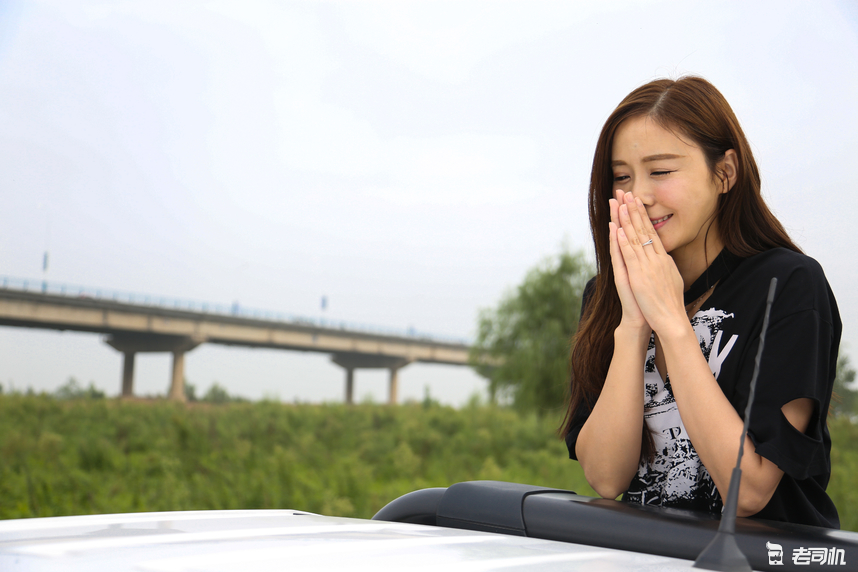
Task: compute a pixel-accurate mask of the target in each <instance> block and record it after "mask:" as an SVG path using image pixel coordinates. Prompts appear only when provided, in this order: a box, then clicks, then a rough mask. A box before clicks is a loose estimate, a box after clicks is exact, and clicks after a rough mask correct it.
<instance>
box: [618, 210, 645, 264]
mask: <svg viewBox="0 0 858 572" xmlns="http://www.w3.org/2000/svg"><path fill="white" fill-rule="evenodd" d="M620 228H622V229H623V231H624V233H625V236H626V240H627V241H628V243H629V245H630V246H631V247H633V248H640V246H641V243H642V242H644V241H642V240H641V239H640V236H638V232H637V230H636V229H635V226H634V224H632V219H631V213H630V212H629V205H627V204H622V205H620ZM620 246H622V242H620ZM643 255H644V254H643V253H641V256H643Z"/></svg>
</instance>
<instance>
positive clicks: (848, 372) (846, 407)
mask: <svg viewBox="0 0 858 572" xmlns="http://www.w3.org/2000/svg"><path fill="white" fill-rule="evenodd" d="M854 381H855V370H854V369H852V367H851V365H850V363H849V356H848V355H846V354H845V353H843V350H842V349H841V351H840V354H839V356H838V357H837V374H836V375H835V377H834V393H835V394H836V395H835V396H834V398H833V400H832V401H833V402H834V413H835V415H858V388H855V384H854Z"/></svg>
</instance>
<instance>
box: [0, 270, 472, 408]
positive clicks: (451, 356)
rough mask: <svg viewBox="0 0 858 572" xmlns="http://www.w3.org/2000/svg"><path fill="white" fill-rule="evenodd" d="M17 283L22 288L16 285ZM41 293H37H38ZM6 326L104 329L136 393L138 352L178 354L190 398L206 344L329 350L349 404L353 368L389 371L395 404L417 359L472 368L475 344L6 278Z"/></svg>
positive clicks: (173, 387)
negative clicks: (192, 368) (198, 354)
mask: <svg viewBox="0 0 858 572" xmlns="http://www.w3.org/2000/svg"><path fill="white" fill-rule="evenodd" d="M15 286H17V287H15ZM34 290H35V291H34ZM0 326H17V327H26V328H43V329H54V330H75V331H81V332H96V333H102V334H106V337H105V340H104V341H105V342H106V343H107V344H108V345H110V346H111V347H113V348H115V349H116V350H117V351H120V352H122V353H123V355H124V363H123V368H122V396H123V397H130V396H132V395H133V393H134V357H135V355H136V354H137V353H139V352H170V353H172V354H173V368H172V378H171V380H170V388H169V391H168V397H169V398H170V399H174V400H180V401H181V400H184V399H185V390H184V380H185V376H184V359H185V353H187V352H189V351H191V350H193V349H194V348H196V347H197V346H198V345H200V344H204V343H213V344H225V345H232V346H246V347H265V348H278V349H283V350H297V351H311V352H322V353H328V354H331V361H333V362H334V363H335V364H337V365H339V366H341V367H342V368H344V369H345V378H346V379H345V382H346V383H345V401H346V402H347V403H352V402H353V399H354V370H355V369H358V368H384V369H388V370H389V371H390V389H389V402H390V403H396V400H397V389H398V372H399V370H400V369H401V368H402V367H404V366H406V365H408V364H409V363H412V362H425V363H443V364H453V365H467V364H468V352H469V349H470V348H469V346H468V345H467V344H466V343H465V342H462V341H441V340H438V339H435V338H434V337H427V336H420V335H417V334H416V333H402V334H395V333H384V332H372V331H364V330H363V329H360V328H355V327H353V326H352V327H349V325H348V324H344V323H332V322H328V321H323V320H308V319H302V318H295V317H292V316H288V317H287V316H282V315H278V314H274V313H270V312H258V311H252V310H247V309H243V308H240V307H239V306H238V305H237V304H234V305H233V306H230V307H224V306H216V305H208V304H199V303H182V302H178V301H171V300H165V299H161V298H152V297H148V296H136V298H135V296H134V295H128V294H122V295H120V294H115V293H111V292H109V293H106V294H104V293H102V292H101V291H97V290H92V289H82V288H68V287H66V286H56V285H53V284H50V285H49V284H48V283H46V282H42V281H29V282H27V281H22V280H17V282H16V283H13V284H12V287H10V279H9V278H3V279H0Z"/></svg>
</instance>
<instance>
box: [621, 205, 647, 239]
mask: <svg viewBox="0 0 858 572" xmlns="http://www.w3.org/2000/svg"><path fill="white" fill-rule="evenodd" d="M625 199H626V205H627V209H628V211H629V221H630V222H631V223H632V226H633V227H634V229H635V233H636V234H637V235H638V238H639V239H640V241H641V244H643V243H644V242H646V241H648V240H649V237H648V236H647V232H646V228H645V227H644V221H643V219H644V218H647V219H649V217H647V215H646V210H645V209H644V208H643V203H641V202H640V199H638V198H635V197H632V196H631V194H630V193H629V194H627V195H626V197H625ZM638 205H640V206H638Z"/></svg>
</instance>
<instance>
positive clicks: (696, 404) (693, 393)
mask: <svg viewBox="0 0 858 572" xmlns="http://www.w3.org/2000/svg"><path fill="white" fill-rule="evenodd" d="M660 339H661V342H662V348H663V350H664V353H665V361H666V362H667V364H668V370H669V371H670V379H671V384H672V386H673V393H674V397H675V398H676V403H677V406H678V407H679V411H680V414H681V415H682V420H683V422H684V423H685V428H686V429H687V430H688V436H689V437H690V438H691V441H692V442H693V443H694V448H695V449H696V450H697V454H698V455H700V459H701V461H703V464H704V465H705V466H706V469H707V470H708V471H709V474H710V475H711V476H712V480H713V481H714V482H715V486H716V487H718V491H719V492H721V493H722V500H724V501H726V499H725V498H723V495H724V494H725V493H726V492H727V490H729V487H730V477H731V475H732V471H733V467H734V466H735V465H736V457H737V456H738V453H739V441H740V439H741V435H742V425H743V423H742V419H741V418H740V417H739V414H738V413H737V412H736V410H735V409H734V408H733V406H732V405H731V404H730V402H729V401H728V400H727V397H726V396H725V395H724V393H723V392H722V391H721V388H720V387H719V386H718V382H717V381H716V380H715V377H714V376H713V375H712V372H711V371H710V369H709V366H708V364H707V363H706V361H705V359H704V358H703V354H702V353H700V346H699V345H698V343H697V338H696V336H695V335H694V332H693V330H691V328H690V327H689V328H688V332H687V334H684V333H683V332H679V335H676V336H672V335H667V336H665V335H664V334H660ZM782 411H783V413H784V415H785V416H786V418H787V420H788V421H789V422H790V424H791V425H792V426H793V427H795V428H796V429H797V430H798V431H800V432H804V431H805V430H806V429H807V425H808V423H809V421H810V417H811V414H812V412H813V402H812V401H811V400H810V399H806V398H804V399H796V400H794V401H791V402H789V403H787V404H786V405H784V406H783V408H782ZM741 468H742V485H741V487H740V489H739V502H738V515H739V516H750V515H753V514H756V513H758V512H759V511H761V510H762V509H763V508H764V507H765V506H766V504H768V502H769V500H770V499H771V498H772V495H773V494H774V492H775V489H776V488H777V486H778V483H779V482H780V480H781V476H783V471H781V470H780V469H779V468H778V466H777V465H775V464H774V463H772V462H771V461H769V460H768V459H766V458H764V457H761V456H760V455H758V454H757V453H756V451H755V448H754V444H753V443H752V442H751V439H750V438H749V437H747V436H746V437H745V453H744V456H743V458H742V467H741Z"/></svg>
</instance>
